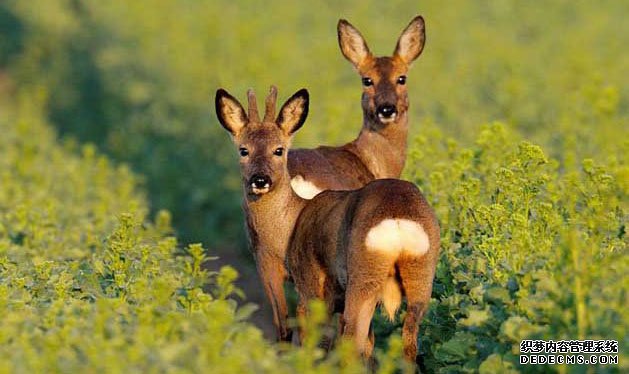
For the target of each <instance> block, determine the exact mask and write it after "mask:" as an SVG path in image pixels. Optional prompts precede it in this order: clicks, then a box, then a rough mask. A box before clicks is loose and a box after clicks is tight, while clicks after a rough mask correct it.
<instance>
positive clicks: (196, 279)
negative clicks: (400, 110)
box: [0, 0, 629, 373]
mask: <svg viewBox="0 0 629 374" xmlns="http://www.w3.org/2000/svg"><path fill="white" fill-rule="evenodd" d="M415 14H422V15H423V16H424V18H425V19H426V32H427V43H426V48H425V50H424V52H423V54H422V56H420V58H419V59H418V60H417V61H416V62H415V63H414V65H413V67H412V70H411V71H410V72H409V78H408V86H409V97H410V104H411V109H410V110H411V113H410V119H409V122H410V125H411V130H410V139H409V157H408V160H407V163H406V168H405V171H404V175H403V178H404V179H407V180H410V181H412V182H414V183H416V184H417V185H418V186H419V187H420V188H421V190H422V191H423V192H424V193H425V194H426V196H427V198H428V200H429V201H430V202H431V204H432V205H433V207H434V208H435V210H436V212H437V216H438V218H439V220H440V222H441V228H442V248H441V259H440V262H439V264H438V268H437V275H436V278H435V283H434V290H433V298H432V301H431V305H430V309H429V312H428V314H427V316H426V317H425V319H424V321H423V323H422V328H421V332H420V335H419V339H420V355H419V357H418V362H419V367H420V368H421V369H422V370H423V371H425V372H441V373H459V372H464V373H476V372H481V373H506V372H559V373H568V372H570V373H571V372H575V373H581V372H594V371H596V372H626V371H627V370H629V366H628V365H629V362H628V360H629V350H628V347H629V335H628V333H627V327H628V326H629V313H627V307H626V306H627V305H629V300H628V289H629V277H627V275H628V274H629V256H628V254H629V253H628V251H627V233H626V232H627V216H628V212H629V199H628V195H629V163H628V158H629V74H627V72H629V55H628V54H627V53H626V46H627V45H629V23H628V22H626V17H627V15H629V3H628V2H626V1H622V0H617V1H611V0H602V1H599V2H591V1H581V0H577V1H565V0H551V1H546V2H543V3H531V2H519V1H515V0H512V1H511V0H506V1H462V0H461V1H451V2H447V3H444V2H438V1H421V2H417V1H397V0H393V1H388V2H370V1H353V0H352V1H345V2H342V4H336V2H330V1H322V2H320V3H316V4H315V3H313V4H308V5H307V4H306V3H300V2H285V1H268V2H253V1H251V2H249V1H246V2H233V1H232V2H230V1H223V0H208V1H175V0H155V1H151V2H144V1H136V2H128V1H122V0H112V1H107V2H77V1H70V0H31V1H28V2H26V1H17V0H7V1H3V2H2V3H0V131H1V136H0V315H2V317H3V318H2V319H1V320H0V361H1V362H3V365H2V368H0V372H7V373H20V372H24V373H27V372H83V371H87V372H125V373H126V372H147V371H148V372H212V373H214V372H225V373H232V372H274V373H275V372H280V373H283V372H286V373H292V372H295V373H297V372H298V373H304V372H362V371H364V370H365V368H364V367H363V366H362V363H361V362H360V360H358V359H356V358H355V355H353V352H352V347H351V346H349V345H346V344H339V346H338V347H337V348H336V349H335V350H334V351H333V352H331V353H330V354H328V355H327V356H325V355H324V353H323V352H322V351H321V350H319V349H318V348H317V344H316V341H317V337H318V336H319V334H320V333H321V329H320V326H319V323H320V322H321V317H322V316H323V312H322V310H320V309H321V306H320V305H318V304H313V311H314V313H313V316H314V317H315V318H313V320H312V321H308V322H307V323H306V328H307V329H309V331H311V334H309V335H308V336H309V340H308V341H307V342H306V343H305V344H304V346H303V347H300V348H297V347H289V346H285V345H278V344H275V343H273V342H271V340H269V339H268V338H265V336H264V334H263V332H262V331H261V330H260V329H259V326H258V325H259V323H258V322H256V323H257V324H258V325H256V323H253V322H252V316H256V313H257V312H255V311H254V310H255V307H254V306H253V305H252V304H248V303H247V300H252V299H254V300H258V298H259V293H260V290H259V289H260V287H238V285H239V284H240V283H235V282H236V279H237V278H238V277H239V276H240V278H241V279H242V278H245V279H249V280H251V281H250V282H247V283H245V284H249V285H251V284H254V285H255V284H256V281H255V280H256V279H257V278H256V277H257V275H256V274H255V270H254V269H253V268H252V266H251V265H250V259H249V255H248V252H247V250H246V246H245V240H244V239H243V238H244V231H243V224H242V222H243V218H242V213H241V211H240V179H239V174H238V168H237V160H236V155H235V152H234V151H233V149H232V146H231V144H230V142H229V140H228V138H227V136H226V135H225V134H224V131H223V130H222V129H221V128H220V126H219V124H218V122H217V120H216V119H215V117H214V115H213V112H214V108H213V107H212V100H211V99H212V98H213V94H214V91H215V90H216V89H217V88H219V87H224V88H226V89H228V90H229V91H230V92H233V93H234V94H236V96H238V97H239V98H244V92H245V90H246V88H248V87H254V88H255V89H256V90H257V91H259V92H265V91H266V90H267V89H268V86H269V85H270V84H276V85H277V86H278V87H279V90H280V96H282V98H283V97H285V96H287V95H288V94H289V93H291V92H294V91H295V90H296V89H299V88H301V87H306V88H308V89H309V91H310V93H311V109H310V113H311V114H310V117H309V119H308V120H307V122H306V125H305V127H304V129H303V130H301V131H300V133H299V134H298V135H297V138H296V144H297V146H304V147H313V146H316V145H318V144H340V143H342V142H345V141H349V140H351V139H352V138H353V137H354V136H355V135H356V134H357V132H358V130H359V128H360V125H361V109H360V100H359V99H360V92H361V87H360V79H359V77H358V76H357V75H356V73H355V72H354V71H353V69H352V68H351V66H350V65H349V64H348V63H347V61H345V60H344V59H343V57H342V56H341V54H340V52H339V50H338V45H337V41H336V22H337V21H338V19H339V18H347V19H348V20H349V21H350V22H352V23H353V24H354V25H355V26H356V27H357V28H359V29H360V30H361V32H362V33H363V35H364V36H365V38H366V40H367V42H368V43H369V46H370V48H371V50H372V51H374V52H375V53H376V54H389V53H390V52H391V51H392V50H393V48H394V46H395V41H396V39H397V37H398V35H399V33H400V32H401V30H402V29H403V28H404V26H406V24H407V23H408V22H409V21H410V19H411V18H412V16H414V15H415ZM282 98H281V99H282ZM281 99H280V100H281ZM194 243H203V244H202V245H201V244H194ZM215 256H218V257H220V258H221V259H222V260H221V261H222V263H225V262H226V261H231V263H229V265H228V266H224V267H222V268H220V269H217V270H216V271H210V270H208V267H207V266H208V263H209V264H211V263H212V262H213V261H214V260H213V258H214V257H215ZM226 259H227V260H226ZM235 269H238V270H239V271H240V275H238V272H237V271H236V270H235ZM256 295H257V297H258V298H256ZM401 313H404V312H403V311H402V312H401ZM398 317H399V316H398ZM399 319H400V318H398V322H399ZM302 323H303V321H302ZM375 328H376V334H377V339H376V340H377V342H378V349H377V351H378V359H379V366H378V369H377V370H378V371H379V372H383V373H388V372H395V371H396V370H406V369H408V367H406V366H405V364H404V363H402V362H400V360H399V357H400V356H401V353H400V352H401V346H400V340H399V338H398V337H399V335H400V325H399V323H389V322H385V320H384V318H383V317H382V316H377V317H376V320H375ZM577 339H578V340H615V341H618V344H619V353H618V357H619V363H618V364H617V365H598V366H589V367H588V366H585V365H521V364H519V357H520V342H521V341H522V340H546V341H548V340H553V341H560V340H577ZM324 356H325V357H324Z"/></svg>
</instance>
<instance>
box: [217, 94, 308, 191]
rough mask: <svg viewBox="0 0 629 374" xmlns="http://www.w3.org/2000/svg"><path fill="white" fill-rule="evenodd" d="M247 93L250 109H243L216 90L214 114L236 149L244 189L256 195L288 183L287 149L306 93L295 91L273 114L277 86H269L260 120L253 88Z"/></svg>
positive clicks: (305, 111) (305, 107)
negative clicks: (262, 115)
mask: <svg viewBox="0 0 629 374" xmlns="http://www.w3.org/2000/svg"><path fill="white" fill-rule="evenodd" d="M247 96H248V99H249V110H248V112H245V110H244V108H243V107H242V105H240V103H239V102H238V100H236V99H235V98H234V97H233V96H231V95H230V94H229V93H228V92H227V91H225V90H223V89H219V90H218V91H216V115H217V117H218V120H219V122H220V123H221V125H222V126H223V127H224V128H225V129H226V130H227V131H229V133H230V134H231V136H232V141H233V142H234V144H235V145H236V148H237V149H238V153H239V155H240V169H241V175H242V182H243V187H244V191H245V193H246V194H247V195H248V196H250V197H254V198H257V197H260V196H262V195H264V194H267V193H270V192H272V191H273V189H274V187H275V186H277V185H281V184H283V183H285V184H287V185H288V183H289V175H288V169H287V167H286V164H287V154H288V148H289V147H290V142H291V139H292V135H293V134H294V133H295V131H297V130H298V129H299V128H300V127H301V126H302V125H303V124H304V122H305V121H306V117H307V116H308V102H309V95H308V91H307V90H306V89H301V90H299V91H297V92H296V93H295V94H294V95H293V96H291V97H290V98H289V99H288V100H287V101H286V103H284V105H283V106H282V108H281V109H280V112H279V115H277V117H276V116H275V105H276V100H277V89H276V88H275V87H274V86H271V90H270V92H269V95H268V96H267V99H266V111H265V114H264V118H263V119H262V120H260V117H259V115H258V107H257V104H256V97H255V94H254V92H253V90H249V91H248V92H247Z"/></svg>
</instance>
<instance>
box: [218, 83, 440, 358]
mask: <svg viewBox="0 0 629 374" xmlns="http://www.w3.org/2000/svg"><path fill="white" fill-rule="evenodd" d="M276 94H277V91H276V90H275V88H271V93H270V94H269V97H268V98H267V101H266V102H267V108H266V115H265V117H264V120H263V121H260V120H259V118H258V115H257V112H256V110H255V109H253V108H255V107H256V104H255V96H254V95H253V93H252V92H251V91H250V92H249V115H248V116H247V115H246V114H245V111H244V109H243V108H242V106H241V105H240V104H239V103H238V101H237V100H236V99H235V98H233V97H232V96H230V95H229V94H228V93H227V92H226V91H224V90H219V91H217V96H216V107H217V115H218V117H219V121H220V122H221V124H222V125H223V126H224V127H225V128H226V129H227V130H228V131H229V132H230V133H231V134H232V139H233V141H234V143H235V144H236V146H237V147H238V149H239V152H240V155H241V162H240V164H241V172H242V177H243V184H244V189H245V203H244V206H245V211H246V215H247V223H248V229H249V235H250V238H251V240H252V245H253V247H254V251H255V257H256V260H257V264H258V270H259V271H260V276H261V278H262V281H263V282H264V285H265V290H266V291H267V295H268V297H269V299H270V301H271V304H272V306H273V309H274V316H275V320H274V321H275V323H276V326H278V333H279V336H280V338H283V339H285V338H287V337H290V329H288V327H287V325H286V319H287V311H286V301H285V298H284V293H283V282H284V280H285V279H287V277H288V273H287V270H286V268H285V262H284V261H285V258H286V259H287V262H288V265H289V269H290V274H291V276H292V279H293V281H294V282H295V286H296V289H297V292H298V294H299V305H298V314H299V315H304V314H305V311H306V303H307V301H308V300H309V299H312V298H320V299H323V300H325V301H326V303H327V305H328V310H329V312H330V313H333V312H342V313H343V315H342V326H343V329H342V332H343V334H344V335H345V336H347V337H351V338H352V339H353V340H354V342H355V344H356V346H357V347H358V349H359V351H360V352H362V353H363V354H364V355H365V356H370V355H371V352H372V349H373V345H372V344H373V339H371V341H369V332H370V324H371V319H372V316H373V313H374V309H375V307H376V305H377V303H379V302H381V303H382V304H383V306H384V309H385V310H386V312H387V314H388V315H389V317H390V318H393V316H394V315H395V312H396V310H397V308H398V307H399V305H400V303H401V301H402V296H403V295H404V296H405V297H406V300H407V313H406V317H405V320H404V327H403V333H402V334H403V340H404V353H405V356H406V358H407V359H409V360H411V361H414V359H415V356H416V354H417V343H416V340H417V332H418V329H419V322H420V320H421V318H422V316H423V314H424V312H425V311H426V308H427V306H428V302H429V300H430V294H431V290H432V280H433V277H434V273H435V267H436V263H437V259H438V253H439V225H438V222H437V219H436V217H435V215H434V213H433V211H432V209H431V208H430V206H429V205H428V203H427V202H426V200H425V199H424V197H423V196H422V194H421V193H420V192H419V190H418V189H417V187H415V186H414V185H413V184H411V183H409V182H405V181H400V180H396V179H381V180H375V181H372V182H370V183H368V184H367V185H366V186H364V187H363V188H360V189H357V190H351V191H349V190H345V191H324V192H322V193H320V194H318V195H317V196H315V197H314V198H313V199H312V200H306V199H303V198H301V197H299V196H298V195H297V194H296V193H295V192H294V191H293V190H292V188H291V186H290V178H289V172H288V168H287V157H286V150H287V149H288V147H290V141H291V138H292V135H293V133H294V132H295V131H297V130H298V129H299V128H300V127H301V126H302V125H303V123H304V121H305V119H306V116H307V113H308V92H307V91H306V90H300V91H298V92H297V93H296V94H295V95H293V96H292V97H291V98H290V99H289V100H288V101H287V102H286V103H285V104H284V105H283V106H282V109H281V110H280V114H279V115H278V117H277V119H275V120H274V116H275V114H274V113H275V112H274V107H275V98H276Z"/></svg>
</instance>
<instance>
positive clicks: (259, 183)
mask: <svg viewBox="0 0 629 374" xmlns="http://www.w3.org/2000/svg"><path fill="white" fill-rule="evenodd" d="M249 184H250V185H251V187H254V188H269V187H271V178H269V177H268V176H267V175H262V174H254V175H253V176H252V177H251V179H249Z"/></svg>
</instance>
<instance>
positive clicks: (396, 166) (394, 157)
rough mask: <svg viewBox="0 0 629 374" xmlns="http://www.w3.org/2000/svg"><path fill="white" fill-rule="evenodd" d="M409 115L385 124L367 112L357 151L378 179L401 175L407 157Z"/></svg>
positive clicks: (357, 139) (356, 147) (357, 141)
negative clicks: (370, 116)
mask: <svg viewBox="0 0 629 374" xmlns="http://www.w3.org/2000/svg"><path fill="white" fill-rule="evenodd" d="M407 137H408V116H407V114H406V112H405V113H402V114H400V116H399V117H398V119H397V120H396V121H395V122H392V123H389V124H386V125H383V124H381V123H379V122H375V121H374V120H373V119H370V118H368V117H367V116H364V120H363V128H362V129H361V130H360V134H359V135H358V138H356V140H354V141H353V145H354V152H355V153H356V154H357V156H358V157H359V158H360V159H361V161H362V162H363V164H364V165H365V166H366V167H367V168H368V169H369V171H370V172H371V173H372V174H373V175H374V177H375V178H376V179H380V178H399V177H400V174H402V169H403V168H404V163H405V161H406V147H407Z"/></svg>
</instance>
